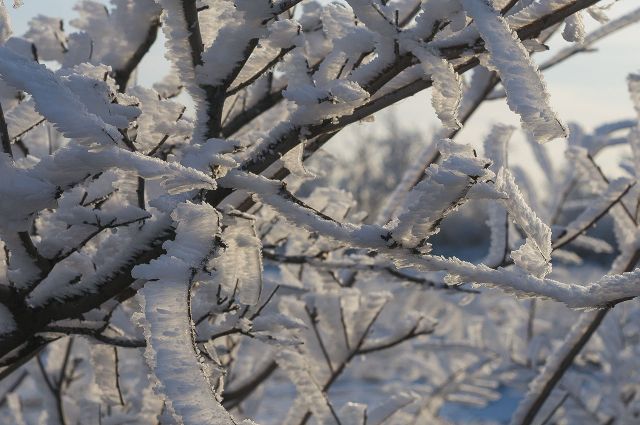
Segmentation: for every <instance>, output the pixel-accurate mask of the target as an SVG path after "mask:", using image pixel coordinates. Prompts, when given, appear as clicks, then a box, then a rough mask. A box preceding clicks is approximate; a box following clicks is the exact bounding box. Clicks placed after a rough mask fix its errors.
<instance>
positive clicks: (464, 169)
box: [393, 142, 493, 247]
mask: <svg viewBox="0 0 640 425" xmlns="http://www.w3.org/2000/svg"><path fill="white" fill-rule="evenodd" d="M439 149H440V151H441V152H442V155H443V157H444V158H445V159H444V161H443V162H442V164H440V165H436V164H433V165H431V166H430V167H429V168H428V169H427V171H426V176H425V178H424V180H422V181H421V182H420V183H418V184H417V185H416V186H415V187H414V188H413V189H412V191H411V192H410V194H412V195H413V196H409V197H408V199H411V201H410V202H409V203H408V205H407V206H406V207H405V208H404V211H403V212H402V213H401V214H400V215H399V216H398V225H397V226H396V228H395V229H393V238H394V239H395V240H397V241H400V242H402V243H403V245H405V246H413V247H415V246H417V245H418V244H420V243H421V242H423V241H424V240H425V239H426V238H428V237H429V236H431V235H433V234H435V233H437V231H438V224H439V222H440V221H441V220H442V218H443V217H445V216H446V215H447V214H449V213H451V212H452V211H455V210H456V209H457V208H458V207H459V206H460V205H462V204H463V203H464V202H465V201H466V196H467V193H468V191H469V190H470V189H471V187H472V186H473V185H474V184H475V183H476V182H480V181H483V180H486V179H487V178H488V177H490V175H491V176H493V173H491V172H489V171H488V170H487V167H488V165H489V162H488V161H486V160H483V159H480V158H476V157H474V156H473V150H472V149H470V148H469V147H468V146H461V145H456V144H455V143H453V142H448V143H441V145H440V146H439ZM456 149H457V150H459V151H458V152H455V150H456Z"/></svg>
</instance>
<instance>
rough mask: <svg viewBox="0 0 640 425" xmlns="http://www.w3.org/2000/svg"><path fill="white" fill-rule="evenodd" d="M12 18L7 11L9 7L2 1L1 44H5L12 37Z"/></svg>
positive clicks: (0, 17) (0, 13)
mask: <svg viewBox="0 0 640 425" xmlns="http://www.w3.org/2000/svg"><path fill="white" fill-rule="evenodd" d="M11 33H12V31H11V19H9V14H8V13H7V7H6V6H5V5H4V3H0V44H4V43H5V42H6V41H7V40H8V39H9V37H11Z"/></svg>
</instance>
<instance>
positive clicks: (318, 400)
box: [276, 350, 337, 424]
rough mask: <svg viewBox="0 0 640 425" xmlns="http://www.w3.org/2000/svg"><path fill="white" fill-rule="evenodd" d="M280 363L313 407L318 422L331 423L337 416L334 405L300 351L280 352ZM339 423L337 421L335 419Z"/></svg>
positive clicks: (278, 357)
mask: <svg viewBox="0 0 640 425" xmlns="http://www.w3.org/2000/svg"><path fill="white" fill-rule="evenodd" d="M276 360H277V362H278V364H279V365H280V367H282V369H283V370H284V372H285V373H286V374H287V376H288V377H289V379H291V381H292V382H293V383H294V385H295V386H296V390H297V391H298V393H299V394H300V397H302V399H303V400H304V401H305V403H306V405H307V406H308V408H310V409H311V412H313V415H314V416H315V417H316V419H317V421H318V423H320V424H325V423H331V422H330V418H331V417H335V416H334V415H335V413H334V412H333V408H332V406H331V405H330V404H329V400H328V399H327V396H326V394H325V393H324V392H323V391H322V389H321V387H320V385H319V384H318V382H316V380H315V379H314V378H313V374H312V372H311V370H310V369H311V368H310V366H309V365H308V364H307V362H306V359H305V358H304V357H303V356H302V355H301V354H299V353H296V352H295V351H292V350H284V351H282V352H280V353H278V356H277V358H276ZM335 422H336V423H337V421H335Z"/></svg>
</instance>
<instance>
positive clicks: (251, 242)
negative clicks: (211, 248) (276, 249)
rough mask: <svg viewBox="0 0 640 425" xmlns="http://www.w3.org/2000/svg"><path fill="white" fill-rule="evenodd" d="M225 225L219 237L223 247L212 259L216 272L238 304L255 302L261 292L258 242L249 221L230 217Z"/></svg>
mask: <svg viewBox="0 0 640 425" xmlns="http://www.w3.org/2000/svg"><path fill="white" fill-rule="evenodd" d="M225 225H228V227H227V228H226V229H225V230H224V232H223V235H222V237H223V241H224V244H225V245H226V248H225V250H224V253H223V254H222V255H221V256H219V257H217V258H216V259H215V262H214V267H215V269H216V271H217V272H216V275H217V276H218V277H219V278H220V280H221V284H222V286H223V287H224V288H225V289H226V290H227V291H228V292H229V293H232V292H237V294H238V298H239V301H240V302H241V303H242V304H246V305H255V304H257V303H258V300H259V299H260V293H261V292H262V252H261V249H262V242H261V241H260V239H259V238H258V237H257V236H256V231H255V228H254V225H253V222H252V221H251V220H248V219H246V218H243V217H230V218H229V219H225ZM236 288H237V290H236Z"/></svg>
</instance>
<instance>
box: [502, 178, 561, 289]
mask: <svg viewBox="0 0 640 425" xmlns="http://www.w3.org/2000/svg"><path fill="white" fill-rule="evenodd" d="M496 185H497V186H498V187H499V188H500V189H502V190H504V191H505V192H506V193H507V195H508V196H509V199H507V200H505V201H503V202H504V204H505V206H506V208H507V210H508V211H509V214H510V216H511V217H512V218H513V220H514V221H515V222H516V223H517V224H518V226H519V227H520V228H521V229H522V230H523V231H524V233H525V234H526V236H527V239H526V242H525V244H524V245H522V246H521V247H520V249H518V250H517V251H514V252H513V253H512V254H511V256H512V258H513V259H514V261H515V262H516V264H517V265H518V266H520V267H522V268H524V269H525V270H527V271H529V272H530V273H533V274H535V275H536V276H540V277H544V276H545V275H546V274H548V273H550V272H551V265H550V261H551V229H550V228H549V226H547V225H546V224H545V223H543V222H542V220H540V218H538V216H537V215H536V213H535V212H534V211H533V210H532V209H531V208H530V207H529V205H527V203H526V201H525V200H524V197H523V196H522V193H521V192H520V189H518V186H517V185H516V182H515V179H514V178H513V175H512V174H511V173H510V172H509V170H508V169H506V168H503V169H502V170H501V171H500V172H499V173H498V178H497V183H496Z"/></svg>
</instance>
